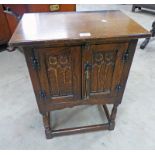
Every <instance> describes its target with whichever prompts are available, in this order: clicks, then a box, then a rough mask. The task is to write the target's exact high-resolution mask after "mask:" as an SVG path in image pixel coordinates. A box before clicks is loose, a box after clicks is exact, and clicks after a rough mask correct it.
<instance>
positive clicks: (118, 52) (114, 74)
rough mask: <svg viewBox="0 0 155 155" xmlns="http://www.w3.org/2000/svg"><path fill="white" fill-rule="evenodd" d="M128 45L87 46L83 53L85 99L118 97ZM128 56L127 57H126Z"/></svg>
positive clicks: (83, 90) (83, 92)
mask: <svg viewBox="0 0 155 155" xmlns="http://www.w3.org/2000/svg"><path fill="white" fill-rule="evenodd" d="M127 48H128V43H117V44H101V45H91V46H86V47H85V48H84V49H83V51H82V54H83V55H82V85H83V88H82V96H83V98H84V99H89V98H90V99H91V98H96V97H98V98H104V97H112V96H116V95H117V90H118V89H119V87H120V80H121V77H122V76H123V75H122V71H123V66H124V61H125V59H126V57H127V55H125V54H127ZM125 56H126V57H125Z"/></svg>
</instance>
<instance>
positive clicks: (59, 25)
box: [9, 10, 150, 46]
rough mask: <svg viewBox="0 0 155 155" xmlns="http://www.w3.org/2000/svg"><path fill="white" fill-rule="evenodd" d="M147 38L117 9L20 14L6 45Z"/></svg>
mask: <svg viewBox="0 0 155 155" xmlns="http://www.w3.org/2000/svg"><path fill="white" fill-rule="evenodd" d="M149 36H150V32H148V31H147V30H145V29H144V28H143V27H142V26H140V25H139V24H137V23H136V22H135V21H134V20H132V19H131V18H129V17H128V16H126V15H125V14H124V13H122V12H121V11H119V10H115V11H112V10H111V11H96V12H66V13H64V12H60V13H27V14H24V15H23V17H22V19H21V21H20V23H19V24H18V26H17V28H16V30H15V32H14V34H13V36H12V38H11V39H10V42H9V44H10V46H26V45H33V44H38V43H39V44H41V43H42V44H46V43H48V44H49V43H54V42H63V41H74V42H76V41H88V40H93V39H104V40H106V39H107V40H108V39H122V38H123V39H127V38H145V37H149Z"/></svg>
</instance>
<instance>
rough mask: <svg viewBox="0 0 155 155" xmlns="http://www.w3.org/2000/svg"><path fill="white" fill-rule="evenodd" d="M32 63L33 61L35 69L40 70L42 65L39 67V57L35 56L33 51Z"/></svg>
mask: <svg viewBox="0 0 155 155" xmlns="http://www.w3.org/2000/svg"><path fill="white" fill-rule="evenodd" d="M31 61H32V67H33V69H35V70H38V69H39V66H40V65H39V61H38V59H37V57H36V56H35V53H34V51H32V57H31Z"/></svg>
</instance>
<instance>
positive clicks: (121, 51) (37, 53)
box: [9, 11, 150, 139]
mask: <svg viewBox="0 0 155 155" xmlns="http://www.w3.org/2000/svg"><path fill="white" fill-rule="evenodd" d="M27 23H31V27H28V24H27ZM116 23H117V24H116ZM81 33H82V34H81ZM81 35H82V36H81ZM83 35H84V36H83ZM85 35H86V36H85ZM87 35H88V36H87ZM149 36H150V33H149V32H148V31H146V30H145V29H144V28H143V27H141V26H140V25H138V24H137V23H136V22H134V21H133V20H132V19H131V18H129V17H127V16H126V15H124V14H123V13H122V12H120V11H103V12H79V13H71V12H70V13H40V14H26V15H24V17H23V18H22V20H21V22H20V23H19V25H18V27H17V30H16V31H15V33H14V34H13V36H12V38H11V40H10V42H9V43H10V45H11V46H13V47H16V46H17V47H20V48H21V49H22V50H23V51H24V53H25V57H26V61H27V65H28V68H29V73H30V77H31V81H32V85H33V88H34V93H35V96H36V100H37V104H38V107H39V111H40V113H41V114H42V116H43V123H44V127H45V134H46V137H47V138H48V139H50V138H52V137H53V136H60V135H67V134H73V133H81V132H87V131H97V130H104V129H108V130H113V129H114V127H115V118H116V113H117V108H118V105H119V104H120V103H121V101H122V97H123V93H124V90H125V85H126V82H127V78H128V74H129V70H130V67H131V63H132V60H133V56H134V52H135V48H136V44H137V40H138V38H143V37H144V38H145V37H149ZM83 104H89V105H93V104H96V105H99V104H101V105H102V106H103V110H104V111H105V115H106V117H107V123H105V124H96V125H91V126H84V127H76V128H67V129H59V130H55V129H53V128H52V125H51V122H50V120H51V118H50V112H51V111H53V110H58V109H63V108H71V107H74V106H77V105H83ZM108 104H113V108H112V111H111V112H110V111H109V110H108V108H107V105H108Z"/></svg>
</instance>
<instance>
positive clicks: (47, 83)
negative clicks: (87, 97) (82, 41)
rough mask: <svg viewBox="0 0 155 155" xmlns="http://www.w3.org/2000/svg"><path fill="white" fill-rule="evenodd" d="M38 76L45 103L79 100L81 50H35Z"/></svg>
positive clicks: (65, 48) (62, 48)
mask: <svg viewBox="0 0 155 155" xmlns="http://www.w3.org/2000/svg"><path fill="white" fill-rule="evenodd" d="M37 54H38V57H39V58H38V60H39V61H40V62H39V63H40V67H39V71H38V76H39V79H40V85H41V86H40V87H41V89H42V92H41V93H42V96H46V102H50V103H61V102H65V101H69V100H76V99H80V98H81V48H80V47H60V48H43V49H38V50H37Z"/></svg>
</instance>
